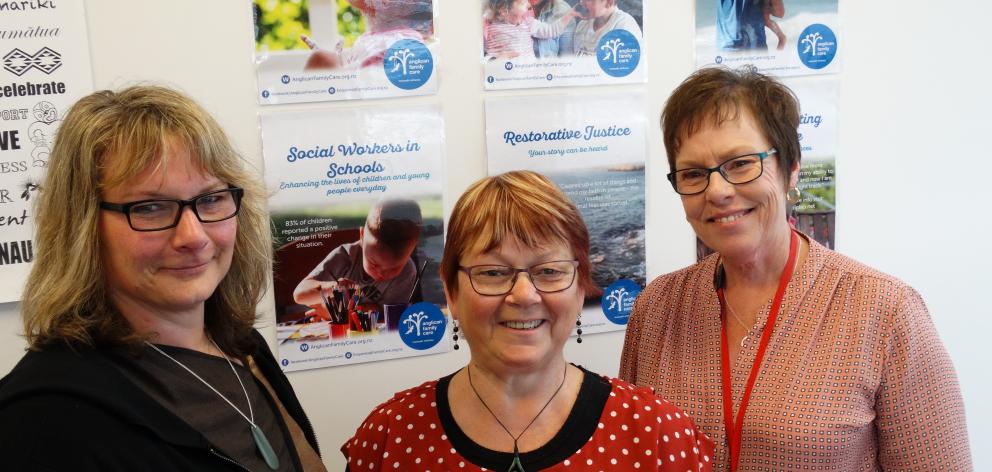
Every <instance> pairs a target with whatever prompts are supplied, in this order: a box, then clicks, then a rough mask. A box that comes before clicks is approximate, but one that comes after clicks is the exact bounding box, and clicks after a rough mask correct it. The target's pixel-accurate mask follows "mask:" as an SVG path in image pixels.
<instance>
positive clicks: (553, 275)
mask: <svg viewBox="0 0 992 472" xmlns="http://www.w3.org/2000/svg"><path fill="white" fill-rule="evenodd" d="M578 265H579V261H577V260H570V261H548V262H542V263H540V264H535V265H532V266H530V267H525V268H523V269H518V268H516V267H510V266H505V265H496V264H483V265H475V266H471V267H462V266H459V267H458V270H461V271H462V272H465V273H466V274H468V279H469V281H470V282H471V283H472V289H473V290H475V293H478V294H479V295H493V296H496V295H506V294H507V293H510V291H511V290H513V285H514V284H516V283H517V275H519V274H520V273H521V272H523V273H526V274H527V276H528V277H530V282H531V283H532V284H533V285H534V288H535V289H537V291H538V292H542V293H554V292H561V291H562V290H567V289H568V288H569V287H571V286H572V283H574V282H575V272H576V268H577V267H578Z"/></svg>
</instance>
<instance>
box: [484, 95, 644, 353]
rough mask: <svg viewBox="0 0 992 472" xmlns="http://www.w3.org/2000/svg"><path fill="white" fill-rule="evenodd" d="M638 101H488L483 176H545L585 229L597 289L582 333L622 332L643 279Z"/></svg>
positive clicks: (641, 119) (599, 98) (562, 98)
mask: <svg viewBox="0 0 992 472" xmlns="http://www.w3.org/2000/svg"><path fill="white" fill-rule="evenodd" d="M644 103H645V101H644V96H643V95H641V94H634V93H628V94H583V95H572V96H569V95H557V96H528V97H517V98H500V99H495V98H494V99H489V100H486V150H487V157H486V167H487V170H488V173H489V174H490V175H495V174H499V173H502V172H507V171H511V170H518V169H527V170H532V171H535V172H539V173H542V174H544V175H546V176H548V177H549V178H550V179H551V180H552V181H553V182H555V184H557V185H558V186H559V187H561V189H562V190H563V191H564V192H565V193H566V194H567V195H568V196H569V198H571V199H572V201H573V202H575V205H576V206H577V207H578V208H579V211H580V212H581V213H582V218H583V219H584V220H585V223H586V226H587V227H588V229H589V237H590V251H589V259H590V262H591V264H592V278H593V281H594V282H595V284H596V285H597V287H598V288H599V290H598V291H597V292H595V293H587V294H586V301H585V306H584V307H583V310H582V315H581V320H582V330H583V334H591V333H600V332H609V331H621V330H623V329H625V328H626V325H627V319H628V318H629V316H630V311H631V309H632V308H633V305H634V299H635V298H636V297H637V295H638V294H639V293H640V291H641V289H642V288H643V287H644V284H645V281H646V277H647V271H646V267H645V253H644V245H645V239H644V213H645V207H644V198H645V190H644V162H645V156H646V153H647V140H646V139H647V138H646V134H645V133H646V131H645V124H646V121H647V118H646V116H645V113H644V112H643V108H644Z"/></svg>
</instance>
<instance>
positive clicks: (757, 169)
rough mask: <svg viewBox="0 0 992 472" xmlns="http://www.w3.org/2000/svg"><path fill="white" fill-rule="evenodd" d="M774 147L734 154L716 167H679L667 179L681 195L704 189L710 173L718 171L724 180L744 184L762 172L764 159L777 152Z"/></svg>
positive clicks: (707, 183) (708, 181) (695, 192)
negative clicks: (763, 150) (749, 152)
mask: <svg viewBox="0 0 992 472" xmlns="http://www.w3.org/2000/svg"><path fill="white" fill-rule="evenodd" d="M777 152H778V151H777V150H776V149H775V148H771V149H769V150H767V151H765V152H755V153H751V154H744V155H743V156H736V157H731V158H730V159H727V160H726V161H723V163H722V164H720V165H718V166H716V167H710V168H708V169H706V168H698V169H696V168H693V169H680V170H677V171H674V172H671V173H669V174H668V181H669V182H671V183H672V188H674V189H675V191H676V192H678V193H679V194H681V195H695V194H697V193H701V192H703V191H704V190H706V187H709V185H710V174H712V173H714V172H718V173H719V174H720V175H722V176H723V178H724V180H726V181H727V182H730V183H732V184H734V185H738V184H746V183H748V182H751V181H752V180H754V179H757V178H758V177H761V173H762V172H764V161H765V159H766V158H767V157H768V156H770V155H772V154H775V153H777Z"/></svg>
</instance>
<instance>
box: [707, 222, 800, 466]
mask: <svg viewBox="0 0 992 472" xmlns="http://www.w3.org/2000/svg"><path fill="white" fill-rule="evenodd" d="M797 242H798V237H797V236H796V233H795V232H792V238H791V239H790V240H789V259H788V260H787V261H786V262H785V267H784V268H783V269H782V275H781V277H779V280H778V290H776V291H775V298H774V299H773V300H772V307H771V311H769V312H768V321H767V322H766V323H765V330H764V332H763V333H762V334H761V342H760V343H758V353H757V355H756V356H755V359H754V364H752V365H751V374H750V375H748V377H747V386H746V387H745V388H744V395H743V396H742V397H741V406H740V408H738V409H737V418H736V421H735V419H734V410H733V402H734V400H733V393H732V392H731V385H732V384H731V380H730V351H729V350H728V349H727V316H726V313H725V309H724V307H725V306H727V301H726V299H725V298H724V295H723V287H722V286H721V287H719V288H717V291H716V294H717V296H718V297H719V298H720V319H721V323H720V368H721V373H722V374H723V426H724V428H725V429H726V431H727V443H728V445H729V446H730V471H731V472H736V471H737V462H738V460H739V459H740V456H741V436H743V434H742V432H741V431H742V429H743V428H744V412H745V411H747V402H748V400H750V399H751V390H752V389H753V388H754V381H755V380H757V378H758V371H759V370H761V359H762V358H763V357H764V356H765V349H766V348H767V347H768V340H769V339H771V337H772V328H773V327H774V326H775V318H777V317H778V312H779V309H780V308H781V307H782V298H783V297H784V296H785V288H786V287H787V286H788V285H789V279H791V278H792V269H793V264H794V263H795V260H796V257H797V255H796V252H797V251H796V243H797Z"/></svg>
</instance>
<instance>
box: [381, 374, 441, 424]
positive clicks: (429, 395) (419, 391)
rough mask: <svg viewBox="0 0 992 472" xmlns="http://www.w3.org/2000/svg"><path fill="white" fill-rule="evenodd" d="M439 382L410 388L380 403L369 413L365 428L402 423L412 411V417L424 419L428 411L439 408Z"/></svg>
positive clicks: (433, 381) (425, 383) (430, 381)
mask: <svg viewBox="0 0 992 472" xmlns="http://www.w3.org/2000/svg"><path fill="white" fill-rule="evenodd" d="M437 383H438V381H437V380H429V381H427V382H424V383H422V384H420V385H418V386H416V387H413V388H408V389H406V390H402V391H399V392H396V393H395V394H393V396H392V397H391V398H389V399H388V400H386V401H384V402H382V403H380V404H379V405H377V406H376V407H375V408H373V409H372V411H371V412H369V415H368V417H367V418H366V419H365V423H364V424H363V426H365V427H368V425H369V424H373V425H374V426H378V425H384V426H385V425H388V424H389V423H391V422H395V421H402V420H403V419H404V416H405V415H406V414H407V410H411V413H410V414H411V415H415V416H417V417H420V418H423V417H424V416H425V415H426V413H424V411H425V410H427V409H431V410H433V409H436V408H437Z"/></svg>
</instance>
